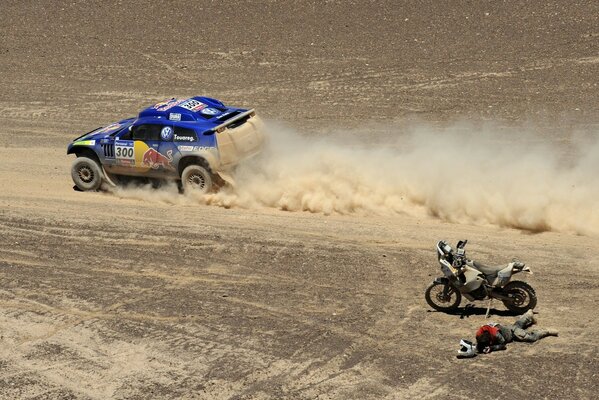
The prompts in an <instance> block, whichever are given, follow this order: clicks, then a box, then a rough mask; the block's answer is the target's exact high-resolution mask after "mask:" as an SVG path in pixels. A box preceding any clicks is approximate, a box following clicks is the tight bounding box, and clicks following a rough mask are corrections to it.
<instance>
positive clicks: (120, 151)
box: [114, 140, 135, 164]
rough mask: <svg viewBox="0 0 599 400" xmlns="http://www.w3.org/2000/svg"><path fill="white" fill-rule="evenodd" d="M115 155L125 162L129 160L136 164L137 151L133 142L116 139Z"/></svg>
mask: <svg viewBox="0 0 599 400" xmlns="http://www.w3.org/2000/svg"><path fill="white" fill-rule="evenodd" d="M114 155H115V157H116V159H117V160H119V161H120V162H121V164H123V163H124V161H127V162H128V163H130V164H135V151H134V149H133V142H121V141H118V140H117V141H116V142H115V143H114Z"/></svg>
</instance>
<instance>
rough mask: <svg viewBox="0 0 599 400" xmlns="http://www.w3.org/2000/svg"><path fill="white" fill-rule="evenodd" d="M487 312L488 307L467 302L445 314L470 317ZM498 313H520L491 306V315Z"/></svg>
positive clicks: (504, 315)
mask: <svg viewBox="0 0 599 400" xmlns="http://www.w3.org/2000/svg"><path fill="white" fill-rule="evenodd" d="M428 312H441V311H435V310H429V311H428ZM486 313H487V307H476V306H475V305H473V304H466V306H464V307H460V308H458V309H457V310H454V311H448V312H445V314H450V315H459V316H460V319H464V318H468V317H470V316H471V315H485V314H486ZM491 315H497V316H500V317H516V316H518V315H519V314H518V313H515V312H513V311H510V310H498V309H496V308H491V310H490V311H489V316H491Z"/></svg>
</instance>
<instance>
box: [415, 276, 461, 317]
mask: <svg viewBox="0 0 599 400" xmlns="http://www.w3.org/2000/svg"><path fill="white" fill-rule="evenodd" d="M424 298H425V299H426V302H427V303H428V305H429V306H431V307H432V308H434V309H435V310H437V311H444V312H447V311H453V310H455V309H457V308H458V306H459V305H460V301H462V295H461V293H460V292H459V291H458V290H457V289H456V288H454V287H453V286H451V285H450V284H449V283H438V282H433V283H432V284H431V285H430V286H429V287H428V288H426V292H424Z"/></svg>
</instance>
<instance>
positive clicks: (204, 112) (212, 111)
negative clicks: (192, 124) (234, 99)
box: [201, 107, 220, 115]
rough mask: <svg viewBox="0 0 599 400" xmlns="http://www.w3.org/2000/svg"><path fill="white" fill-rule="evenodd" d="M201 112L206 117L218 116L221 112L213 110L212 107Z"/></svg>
mask: <svg viewBox="0 0 599 400" xmlns="http://www.w3.org/2000/svg"><path fill="white" fill-rule="evenodd" d="M201 112H202V114H204V115H216V114H220V111H218V110H217V109H216V108H212V107H208V108H204V109H203V110H202V111H201Z"/></svg>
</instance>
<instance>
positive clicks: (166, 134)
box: [160, 126, 173, 141]
mask: <svg viewBox="0 0 599 400" xmlns="http://www.w3.org/2000/svg"><path fill="white" fill-rule="evenodd" d="M160 137H161V138H162V140H164V141H167V140H171V138H172V137H173V128H171V127H170V126H165V127H164V128H162V130H161V131H160Z"/></svg>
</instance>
